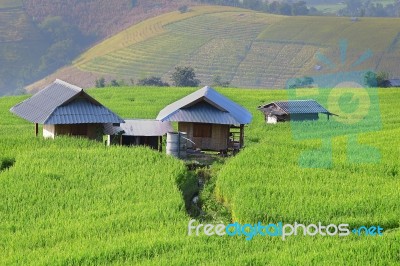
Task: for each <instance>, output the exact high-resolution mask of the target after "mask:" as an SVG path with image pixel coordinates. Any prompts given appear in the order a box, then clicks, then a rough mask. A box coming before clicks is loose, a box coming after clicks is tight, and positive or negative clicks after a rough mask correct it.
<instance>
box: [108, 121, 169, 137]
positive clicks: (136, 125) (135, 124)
mask: <svg viewBox="0 0 400 266" xmlns="http://www.w3.org/2000/svg"><path fill="white" fill-rule="evenodd" d="M104 129H105V133H106V134H107V135H115V134H117V133H119V132H121V131H124V132H125V133H124V134H123V135H126V136H148V137H151V136H163V135H165V134H167V133H168V132H172V131H174V128H173V127H172V124H171V123H170V122H162V121H158V120H153V119H125V123H123V124H121V125H120V126H113V125H112V124H107V125H105V127H104Z"/></svg>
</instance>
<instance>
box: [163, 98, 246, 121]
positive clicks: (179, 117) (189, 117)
mask: <svg viewBox="0 0 400 266" xmlns="http://www.w3.org/2000/svg"><path fill="white" fill-rule="evenodd" d="M163 121H179V122H192V123H210V124H226V125H236V124H239V123H238V122H237V121H236V119H235V118H234V117H233V116H232V115H231V114H230V113H228V112H221V111H220V110H219V109H217V108H215V107H213V106H211V105H210V104H208V103H205V102H202V103H198V104H196V105H193V106H191V107H188V108H182V109H179V110H178V111H176V112H174V113H172V114H171V115H170V116H167V117H166V118H165V119H164V120H163Z"/></svg>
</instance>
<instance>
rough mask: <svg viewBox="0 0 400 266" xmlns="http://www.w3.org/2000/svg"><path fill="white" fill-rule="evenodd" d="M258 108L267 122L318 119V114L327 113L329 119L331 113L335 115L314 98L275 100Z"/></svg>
mask: <svg viewBox="0 0 400 266" xmlns="http://www.w3.org/2000/svg"><path fill="white" fill-rule="evenodd" d="M258 110H260V111H261V112H263V113H264V116H265V122H266V123H268V124H276V123H277V122H284V121H305V120H318V119H319V114H325V115H327V117H328V120H329V117H330V116H331V115H335V114H333V113H331V112H329V111H328V110H326V109H325V108H324V107H323V106H322V105H320V104H319V103H318V102H317V101H315V100H291V101H277V102H272V103H268V104H264V105H260V106H258Z"/></svg>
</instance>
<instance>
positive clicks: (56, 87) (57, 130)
mask: <svg viewBox="0 0 400 266" xmlns="http://www.w3.org/2000/svg"><path fill="white" fill-rule="evenodd" d="M10 111H11V112H12V113H14V114H16V115H18V116H19V117H21V118H24V119H26V120H28V121H30V122H33V123H35V135H36V136H37V135H38V133H39V126H38V125H39V124H43V137H45V138H55V137H56V136H57V135H70V136H81V137H86V138H89V139H96V140H102V139H103V135H104V134H103V131H104V125H105V124H107V123H113V124H116V125H119V124H120V123H124V120H123V119H121V118H120V117H119V116H118V115H116V114H114V113H113V112H112V111H110V110H109V109H107V108H106V107H104V106H103V105H102V104H101V103H99V102H98V101H96V100H95V99H94V98H92V97H91V96H90V95H88V94H87V93H86V92H85V91H84V90H83V89H82V88H79V87H77V86H74V85H71V84H69V83H67V82H64V81H62V80H58V79H57V80H56V81H54V82H53V83H52V84H50V85H49V86H47V87H46V88H44V89H43V90H41V91H39V92H38V93H36V94H35V95H33V96H32V97H30V98H29V99H27V100H25V101H23V102H21V103H19V104H17V105H15V106H14V107H12V108H11V109H10Z"/></svg>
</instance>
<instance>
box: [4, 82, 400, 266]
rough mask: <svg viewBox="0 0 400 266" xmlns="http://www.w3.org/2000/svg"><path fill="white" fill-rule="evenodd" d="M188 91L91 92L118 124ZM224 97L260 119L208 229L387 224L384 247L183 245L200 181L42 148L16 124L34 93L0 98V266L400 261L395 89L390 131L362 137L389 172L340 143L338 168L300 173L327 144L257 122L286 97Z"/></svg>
mask: <svg viewBox="0 0 400 266" xmlns="http://www.w3.org/2000/svg"><path fill="white" fill-rule="evenodd" d="M193 90H194V89H189V88H148V87H134V88H108V89H93V90H89V93H90V94H91V95H92V96H93V97H95V98H96V99H97V100H99V101H100V102H101V103H103V104H105V105H106V106H107V107H109V108H110V109H111V110H113V111H115V112H117V113H118V114H119V115H121V116H122V117H141V118H154V117H155V116H156V114H157V113H158V112H159V110H160V109H162V108H163V107H164V106H165V105H166V104H169V103H171V102H173V101H175V100H177V99H179V98H181V97H182V96H184V95H187V94H188V93H190V92H192V91H193ZM219 92H221V93H222V94H224V95H226V96H227V97H229V98H231V99H232V100H234V101H236V102H238V103H239V104H241V105H243V106H244V107H246V108H247V109H248V110H250V111H251V112H252V114H253V116H254V120H253V121H252V123H251V124H250V125H249V126H248V127H247V128H246V148H245V149H244V150H243V151H242V152H240V153H239V154H238V155H237V156H236V157H234V158H229V159H227V160H226V161H225V162H224V163H220V164H218V165H216V166H217V167H216V168H217V169H219V171H216V172H213V175H212V176H211V182H209V183H207V184H210V186H208V185H207V187H206V188H207V189H206V190H205V192H207V191H208V194H207V193H201V195H200V196H201V200H202V203H203V208H204V210H205V211H207V212H208V211H209V209H211V210H215V209H217V210H218V215H221V216H218V215H217V216H215V217H214V219H211V218H209V219H206V220H205V221H203V223H212V224H217V223H221V217H222V218H224V220H222V221H223V222H224V223H225V224H227V223H230V222H231V221H233V222H240V223H250V224H253V223H257V222H259V221H260V222H262V223H264V224H267V223H277V222H279V221H282V222H283V223H292V224H293V223H294V222H299V223H304V224H311V223H312V224H317V223H318V222H319V221H320V222H322V224H330V223H333V224H337V223H349V224H350V225H351V226H352V227H353V226H362V225H365V226H371V225H381V226H382V227H384V234H383V236H366V235H364V234H363V235H361V236H357V235H351V236H347V237H330V236H314V237H311V236H302V235H299V236H290V237H288V238H287V239H286V240H284V241H283V240H282V239H281V238H280V237H269V236H264V237H263V236H260V235H257V236H255V237H254V238H253V239H252V240H246V239H245V236H243V235H242V236H235V237H229V236H227V235H225V236H223V237H219V236H216V235H214V236H210V237H207V236H205V235H204V234H202V236H199V237H196V236H194V235H192V236H188V235H187V234H188V231H187V230H188V222H189V221H190V219H192V217H190V216H189V215H188V214H187V213H186V211H185V207H184V200H183V198H182V191H181V190H180V189H182V187H183V186H182V184H185V183H187V182H188V181H190V180H191V176H192V175H190V174H189V173H188V171H187V169H186V167H185V166H184V164H183V163H182V162H181V161H179V160H177V159H174V158H171V157H168V156H166V155H165V154H161V153H158V152H155V151H152V150H150V149H147V148H142V147H132V148H129V147H107V148H105V147H104V144H103V143H95V142H92V141H87V140H83V139H76V138H68V137H60V138H57V139H56V140H54V141H53V140H51V141H49V140H47V141H46V140H43V139H41V138H35V137H34V136H33V125H32V124H30V123H28V122H26V121H24V120H22V119H20V118H18V117H16V116H14V115H13V114H11V113H10V112H9V108H10V107H11V106H13V105H15V104H16V103H18V102H20V101H21V100H23V99H26V98H27V97H28V96H26V95H25V96H18V97H2V98H0V117H1V118H2V119H1V120H0V150H1V151H2V153H1V154H0V198H1V199H2V200H1V201H0V217H1V219H0V230H1V234H0V258H1V264H5V265H13V264H19V265H20V264H24V265H27V264H40V265H71V264H74V265H75V264H79V265H82V264H83V265H121V264H127V265H198V264H200V265H267V264H271V265H310V264H311V265H349V264H355V265H368V264H373V265H398V264H399V263H400V258H399V256H398V255H399V253H398V252H399V250H400V241H399V238H400V230H399V226H400V224H399V215H400V212H399V210H400V209H399V206H398V202H399V200H400V194H399V191H398V187H399V186H400V176H399V169H400V165H399V162H400V160H399V159H400V153H399V152H400V150H399V149H398V147H399V145H398V142H399V139H398V135H399V133H400V116H399V102H400V90H397V89H380V90H378V95H379V108H380V111H381V112H380V113H381V120H382V121H381V122H382V127H381V129H380V130H379V131H374V132H368V133H366V132H363V133H360V134H359V136H358V137H359V140H360V142H361V143H363V144H366V145H370V146H372V147H376V148H378V149H379V151H380V152H381V160H380V162H379V163H377V162H375V163H354V162H353V163H352V162H350V161H348V159H347V155H348V153H347V148H348V146H347V137H346V136H340V137H336V138H334V139H333V140H332V143H333V144H334V149H333V154H332V158H333V161H334V164H333V166H332V167H330V168H303V167H300V166H299V164H298V155H299V154H301V153H302V152H304V151H307V150H308V149H313V148H318V147H320V143H321V142H320V140H319V139H308V140H294V139H293V138H292V137H291V136H292V134H291V133H292V132H291V130H292V129H291V124H290V123H280V124H277V125H266V124H265V123H264V117H263V116H262V114H261V112H259V111H257V110H256V108H255V107H256V106H258V105H259V104H260V103H263V102H269V101H274V100H277V99H285V98H287V97H288V95H287V92H286V91H284V90H274V91H271V90H261V89H259V90H246V91H243V90H241V89H230V88H224V89H220V90H219ZM349 92H350V90H349ZM344 107H345V108H346V106H344ZM372 108H374V109H375V108H377V106H375V105H374V106H373V107H372ZM321 122H323V121H321ZM316 123H319V122H316ZM16 132H18V133H17V134H16ZM396 143H397V144H396ZM359 152H360V154H361V155H364V154H363V153H362V151H361V150H360V151H359ZM364 158H365V157H364ZM10 162H11V163H10ZM5 165H8V166H10V168H8V169H7V168H6V167H4V166H5ZM212 169H215V168H212ZM196 184H197V183H196ZM212 184H214V186H215V188H214V187H213V185H212ZM215 198H218V199H219V200H223V204H224V205H223V206H225V207H221V202H220V201H215V202H214V200H215ZM224 213H225V214H224Z"/></svg>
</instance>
